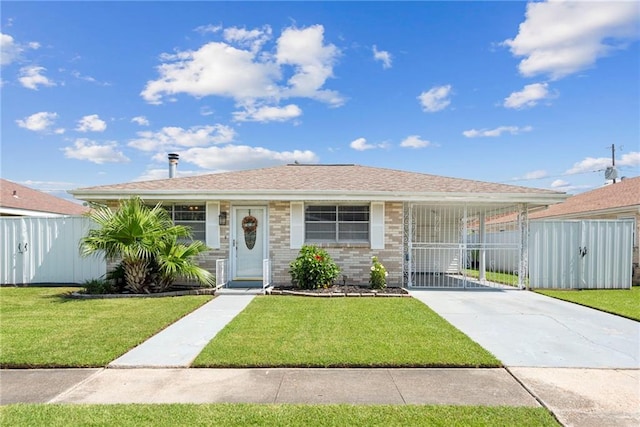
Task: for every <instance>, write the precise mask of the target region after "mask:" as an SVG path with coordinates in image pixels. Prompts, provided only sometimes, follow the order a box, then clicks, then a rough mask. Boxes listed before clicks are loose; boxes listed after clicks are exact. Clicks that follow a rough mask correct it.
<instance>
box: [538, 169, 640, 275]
mask: <svg viewBox="0 0 640 427" xmlns="http://www.w3.org/2000/svg"><path fill="white" fill-rule="evenodd" d="M529 218H530V219H532V220H550V219H554V220H555V219H562V220H565V219H567V220H569V219H573V220H581V219H583V220H591V219H633V220H635V236H634V241H633V261H632V262H633V279H632V282H633V284H634V285H639V284H640V267H639V251H638V235H639V234H640V177H635V178H625V179H623V180H622V181H619V182H617V183H615V184H609V185H605V186H604V187H600V188H596V189H595V190H591V191H586V192H584V193H580V194H577V195H575V196H572V197H569V198H568V199H567V200H565V201H564V202H562V203H559V204H556V205H553V206H549V207H548V208H547V209H544V210H542V211H539V212H534V213H532V214H531V215H530V216H529Z"/></svg>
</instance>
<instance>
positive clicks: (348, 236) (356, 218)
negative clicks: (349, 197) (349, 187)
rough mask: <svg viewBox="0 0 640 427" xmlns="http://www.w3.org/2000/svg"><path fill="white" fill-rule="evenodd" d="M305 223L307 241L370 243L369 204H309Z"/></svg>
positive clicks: (305, 214)
mask: <svg viewBox="0 0 640 427" xmlns="http://www.w3.org/2000/svg"><path fill="white" fill-rule="evenodd" d="M304 223H305V241H307V242H311V243H369V206H368V205H365V206H358V205H308V206H306V207H305V212H304Z"/></svg>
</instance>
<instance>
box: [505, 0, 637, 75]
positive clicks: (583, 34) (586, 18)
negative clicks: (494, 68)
mask: <svg viewBox="0 0 640 427" xmlns="http://www.w3.org/2000/svg"><path fill="white" fill-rule="evenodd" d="M639 20H640V8H638V4H637V2H635V1H609V2H605V1H549V2H530V3H529V4H528V5H527V12H526V19H525V21H524V22H522V23H521V24H520V27H519V30H518V35H517V36H516V37H515V38H513V39H508V40H505V41H504V44H505V45H506V46H509V48H510V50H511V52H512V53H513V55H515V56H518V57H524V59H523V60H522V61H521V62H520V64H519V66H518V68H519V70H520V73H521V74H522V75H523V76H526V77H530V76H535V75H539V74H544V75H549V76H550V77H551V78H553V79H558V78H561V77H564V76H567V75H569V74H572V73H575V72H578V71H580V70H583V69H585V68H588V67H590V66H592V65H593V64H595V62H596V60H597V59H598V58H600V57H602V56H606V55H608V54H610V53H611V52H612V51H615V50H617V49H621V48H624V47H626V44H625V43H627V42H628V41H629V40H632V39H636V38H638V27H637V25H638V21H639Z"/></svg>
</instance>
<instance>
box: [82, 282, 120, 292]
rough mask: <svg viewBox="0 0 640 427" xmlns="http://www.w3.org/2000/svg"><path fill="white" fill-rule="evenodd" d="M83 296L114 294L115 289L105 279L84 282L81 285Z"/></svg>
mask: <svg viewBox="0 0 640 427" xmlns="http://www.w3.org/2000/svg"><path fill="white" fill-rule="evenodd" d="M82 287H83V288H84V293H85V294H94V295H97V294H112V293H115V289H114V288H113V285H112V284H111V282H110V281H109V280H105V279H91V280H87V281H85V282H84V284H83V285H82Z"/></svg>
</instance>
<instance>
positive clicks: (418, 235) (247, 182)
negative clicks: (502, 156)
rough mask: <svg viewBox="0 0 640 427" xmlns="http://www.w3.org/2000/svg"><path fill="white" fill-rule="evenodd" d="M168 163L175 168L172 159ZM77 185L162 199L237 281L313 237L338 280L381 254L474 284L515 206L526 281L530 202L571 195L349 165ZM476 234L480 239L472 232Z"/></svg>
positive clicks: (88, 195)
mask: <svg viewBox="0 0 640 427" xmlns="http://www.w3.org/2000/svg"><path fill="white" fill-rule="evenodd" d="M170 162H172V160H171V159H170ZM171 164H172V165H173V166H174V167H175V157H174V158H173V163H170V165H171ZM174 174H175V172H174ZM170 176H171V174H170ZM71 194H73V195H74V197H76V198H78V199H81V200H86V201H88V202H96V203H103V204H106V205H108V206H110V207H114V208H115V207H117V206H118V201H119V200H121V199H126V198H129V197H131V196H140V197H141V198H142V199H143V200H144V201H145V202H146V203H148V204H149V205H154V204H156V203H158V202H161V203H162V204H163V205H164V206H165V207H166V208H168V209H169V211H170V213H171V215H172V216H173V219H174V222H175V223H178V224H184V225H189V226H191V227H192V229H193V232H194V238H196V239H200V240H202V241H204V242H205V243H206V244H207V245H208V246H209V247H210V248H211V251H209V252H208V253H207V254H206V256H204V257H203V259H202V260H201V265H202V266H204V267H205V268H207V269H210V270H211V271H213V270H214V268H215V265H216V261H219V260H221V261H222V262H224V263H226V266H227V268H226V271H227V273H226V274H227V275H228V280H229V281H230V282H232V283H236V284H237V283H242V282H243V281H245V283H249V282H251V281H253V282H256V281H257V282H260V283H264V281H265V280H267V281H269V282H271V283H273V284H282V285H285V284H289V283H290V282H291V278H290V275H289V263H290V262H291V261H293V260H294V259H295V258H296V256H297V255H298V252H299V249H300V248H301V247H302V246H303V245H305V244H313V245H318V246H321V247H323V248H325V249H326V250H327V251H328V252H329V254H330V255H331V256H332V258H333V259H334V260H335V261H336V263H337V264H338V266H339V267H340V268H341V270H342V275H341V277H340V278H339V283H340V284H342V283H348V284H367V283H368V279H369V271H370V267H371V257H372V256H377V257H378V258H379V260H380V261H381V262H382V263H383V264H384V265H385V267H386V268H387V270H388V272H389V277H388V284H389V285H390V286H403V287H458V286H465V287H466V286H471V285H472V282H471V281H470V280H467V277H466V274H465V269H466V268H468V267H469V265H468V264H469V259H470V253H471V252H472V251H475V253H476V254H478V255H479V257H478V258H479V259H480V263H479V266H478V268H479V269H480V271H481V273H483V272H484V269H485V267H486V266H485V265H484V263H483V261H482V259H483V257H484V253H485V252H486V250H489V249H490V248H487V247H486V245H484V242H483V236H484V233H485V229H484V221H485V218H491V217H494V216H495V215H499V214H507V213H517V218H518V226H519V231H520V235H521V237H522V239H520V240H519V244H518V245H516V246H510V247H509V249H510V250H513V251H514V252H515V253H516V254H517V256H518V259H519V271H518V272H516V273H518V275H519V277H520V278H521V279H520V284H522V282H523V280H524V278H525V277H526V268H527V267H526V266H527V251H526V247H527V244H526V238H527V237H526V236H527V221H528V211H529V210H530V209H533V208H540V207H543V206H547V205H551V204H556V203H559V202H562V201H563V200H564V199H565V198H566V197H567V196H566V195H565V194H564V193H559V192H555V191H550V190H544V189H535V188H528V187H519V186H513V185H506V184H496V183H489V182H480V181H474V180H468V179H458V178H449V177H443V176H435V175H428V174H423V173H414V172H407V171H401V170H391V169H383V168H374V167H367V166H359V165H351V164H337V165H306V164H304V165H303V164H289V165H282V166H276V167H270V168H262V169H254V170H243V171H237V172H227V173H216V174H209V175H200V176H191V177H176V178H169V179H162V180H154V181H145V182H129V183H123V184H115V185H105V186H98V187H88V188H79V189H75V190H72V191H71ZM472 234H477V235H479V236H480V238H478V239H474V240H473V242H472V241H471V239H470V238H469V236H471V235H472ZM480 278H481V279H483V274H481V276H480ZM218 279H219V280H223V279H221V278H218Z"/></svg>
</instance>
